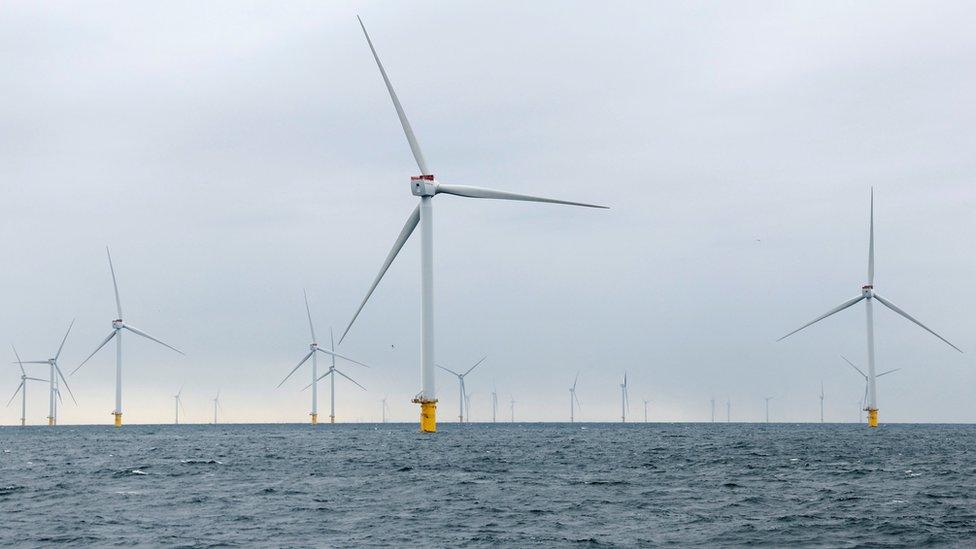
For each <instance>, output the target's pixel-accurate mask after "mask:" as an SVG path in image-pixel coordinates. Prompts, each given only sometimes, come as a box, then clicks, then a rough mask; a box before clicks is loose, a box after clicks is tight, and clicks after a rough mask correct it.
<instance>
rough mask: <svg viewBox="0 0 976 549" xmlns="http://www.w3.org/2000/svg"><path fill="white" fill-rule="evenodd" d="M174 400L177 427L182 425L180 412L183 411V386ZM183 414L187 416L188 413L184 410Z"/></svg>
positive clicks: (174, 396)
mask: <svg viewBox="0 0 976 549" xmlns="http://www.w3.org/2000/svg"><path fill="white" fill-rule="evenodd" d="M173 400H175V401H176V402H175V403H174V404H173V407H174V408H175V409H176V423H175V424H176V425H179V424H180V410H183V387H182V386H180V390H179V392H177V393H176V394H175V395H173ZM183 413H184V414H185V413H186V410H183ZM215 417H216V416H215ZM215 423H216V421H215Z"/></svg>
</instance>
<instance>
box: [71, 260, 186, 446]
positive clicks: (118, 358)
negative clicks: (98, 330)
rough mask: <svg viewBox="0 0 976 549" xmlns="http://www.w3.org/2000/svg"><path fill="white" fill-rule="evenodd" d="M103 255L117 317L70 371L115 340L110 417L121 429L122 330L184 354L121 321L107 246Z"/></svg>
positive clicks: (117, 294) (120, 303)
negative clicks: (109, 273)
mask: <svg viewBox="0 0 976 549" xmlns="http://www.w3.org/2000/svg"><path fill="white" fill-rule="evenodd" d="M105 253H106V254H108V268H109V270H110V271H111V272H112V287H113V288H114V289H115V308H116V312H118V316H117V317H116V319H115V320H113V321H112V332H111V333H110V334H108V337H106V338H105V339H104V340H103V341H102V342H101V343H100V344H99V345H98V347H95V350H94V351H92V353H91V354H90V355H88V358H86V359H85V360H83V361H82V362H81V364H79V365H78V367H77V368H75V369H74V370H72V371H71V375H74V373H75V372H77V371H78V370H79V369H80V368H81V367H82V366H84V365H85V364H86V363H87V362H88V361H89V360H91V357H93V356H95V353H97V352H98V351H100V350H101V349H102V347H104V346H105V345H106V344H108V342H109V341H111V340H112V338H115V411H114V412H112V415H113V416H115V426H116V427H121V426H122V330H129V331H130V332H132V333H134V334H136V335H138V336H142V337H144V338H146V339H148V340H150V341H155V342H156V343H159V344H160V345H162V346H163V347H166V348H168V349H172V350H174V351H176V352H177V353H180V354H181V355H182V354H185V353H183V351H181V350H179V349H177V348H176V347H173V346H172V345H169V344H168V343H163V342H162V341H160V340H158V339H156V338H155V337H153V336H151V335H149V334H147V333H146V332H144V331H142V330H140V329H138V328H136V327H135V326H132V325H131V324H127V323H125V322H123V321H122V302H121V301H120V300H119V284H118V281H117V280H116V279H115V266H114V265H112V253H111V252H110V251H109V250H108V246H106V247H105Z"/></svg>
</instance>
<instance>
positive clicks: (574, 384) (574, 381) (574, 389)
mask: <svg viewBox="0 0 976 549" xmlns="http://www.w3.org/2000/svg"><path fill="white" fill-rule="evenodd" d="M579 375H580V373H579V372H576V379H574V380H573V394H574V395H575V394H576V384H577V383H578V382H579Z"/></svg>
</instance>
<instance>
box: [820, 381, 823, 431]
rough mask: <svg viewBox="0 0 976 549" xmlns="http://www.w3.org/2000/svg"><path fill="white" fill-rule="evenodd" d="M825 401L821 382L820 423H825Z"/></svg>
mask: <svg viewBox="0 0 976 549" xmlns="http://www.w3.org/2000/svg"><path fill="white" fill-rule="evenodd" d="M823 401H824V391H823V381H821V382H820V423H823V422H824V421H823Z"/></svg>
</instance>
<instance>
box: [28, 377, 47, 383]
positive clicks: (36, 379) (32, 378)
mask: <svg viewBox="0 0 976 549" xmlns="http://www.w3.org/2000/svg"><path fill="white" fill-rule="evenodd" d="M24 379H29V380H31V381H43V382H44V383H50V382H51V381H50V380H48V379H41V378H39V377H26V378H24Z"/></svg>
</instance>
